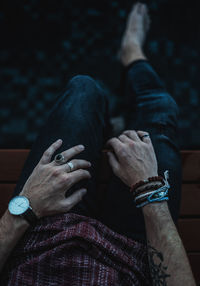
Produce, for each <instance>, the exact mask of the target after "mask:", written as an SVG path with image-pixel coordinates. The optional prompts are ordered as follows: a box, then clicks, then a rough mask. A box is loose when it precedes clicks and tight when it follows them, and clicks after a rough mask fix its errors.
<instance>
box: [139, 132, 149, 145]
mask: <svg viewBox="0 0 200 286" xmlns="http://www.w3.org/2000/svg"><path fill="white" fill-rule="evenodd" d="M137 134H138V135H139V137H140V140H142V141H143V142H145V143H151V138H150V136H149V133H148V132H146V131H140V130H139V131H137ZM147 135H148V136H147Z"/></svg>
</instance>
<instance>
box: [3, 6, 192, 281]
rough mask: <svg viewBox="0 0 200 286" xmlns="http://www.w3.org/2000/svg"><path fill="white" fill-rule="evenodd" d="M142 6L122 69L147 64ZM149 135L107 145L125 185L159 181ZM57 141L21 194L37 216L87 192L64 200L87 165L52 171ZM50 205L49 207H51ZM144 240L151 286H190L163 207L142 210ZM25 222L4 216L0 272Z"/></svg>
mask: <svg viewBox="0 0 200 286" xmlns="http://www.w3.org/2000/svg"><path fill="white" fill-rule="evenodd" d="M149 23H150V20H149V17H148V10H147V7H146V5H143V4H141V3H137V4H136V5H134V7H133V9H132V12H131V13H130V16H129V19H128V23H127V28H126V31H125V33H124V36H123V39H122V45H121V51H120V58H121V62H122V64H123V65H125V66H127V65H129V64H130V63H132V62H133V61H134V60H138V59H145V56H144V55H143V52H142V45H143V43H144V40H145V35H146V32H147V30H148V28H149ZM145 134H147V132H144V131H137V132H136V131H134V130H127V131H125V132H123V134H121V135H120V136H119V137H118V138H112V139H111V140H109V141H108V142H107V145H108V147H110V149H111V150H112V151H111V152H108V157H109V163H110V165H111V167H112V169H113V172H114V173H115V175H116V176H118V177H119V178H120V179H121V180H122V181H123V182H124V183H125V184H126V185H127V186H129V187H130V186H131V185H132V184H135V183H137V182H138V181H140V180H144V179H147V178H148V177H151V176H157V172H158V166H157V160H156V156H155V152H154V149H153V145H152V143H151V139H150V137H144V138H142V136H144V135H145ZM61 144H62V141H61V140H58V141H57V142H55V143H54V144H53V145H51V146H50V148H49V149H48V150H47V151H46V152H45V153H44V155H43V156H42V158H41V160H40V162H39V163H38V165H37V166H36V168H35V169H34V171H33V173H32V175H31V176H30V177H29V179H28V180H27V182H26V184H25V186H24V188H23V190H22V192H21V195H25V196H27V197H28V198H29V200H30V202H31V206H32V207H33V210H34V212H35V213H36V214H37V216H38V217H43V216H46V215H51V214H56V213H60V212H67V211H69V210H70V209H71V208H72V207H73V206H74V205H75V204H77V203H78V202H79V201H80V200H81V199H82V196H83V195H84V194H85V191H86V190H79V191H77V192H76V193H74V194H73V195H72V196H70V197H68V198H67V199H66V198H65V192H66V191H67V190H68V189H69V188H70V187H71V186H72V185H73V184H75V183H76V182H78V181H80V180H82V179H86V178H88V179H89V178H90V174H89V172H88V171H86V170H84V169H85V168H88V167H89V163H88V162H87V161H83V160H76V162H75V161H74V162H73V161H72V162H73V163H74V165H75V169H76V170H75V171H73V172H72V173H71V174H67V173H66V171H69V169H68V168H69V167H68V166H67V165H66V164H64V165H62V166H56V164H55V163H54V162H51V158H52V156H53V154H54V152H55V151H56V150H57V149H58V148H59V147H60V146H61ZM79 152H81V149H80V148H78V147H75V148H72V149H70V150H67V151H65V153H64V155H65V158H66V161H67V160H70V159H71V158H72V157H73V156H74V155H76V154H78V153H79ZM52 203H53V204H52ZM142 211H143V214H144V219H145V226H146V232H147V238H148V245H147V247H148V258H149V268H150V271H151V276H152V285H156V286H157V285H173V286H179V285H180V286H183V285H187V286H193V285H195V281H194V278H193V275H192V271H191V268H190V265H189V262H188V258H187V255H186V253H185V250H184V247H183V244H182V241H181V239H180V237H179V235H178V232H177V230H176V227H175V225H174V223H173V220H172V218H171V215H170V212H169V209H168V205H167V203H166V202H162V203H152V204H149V205H146V206H144V207H143V208H142ZM28 226H29V225H28V223H27V222H26V221H25V220H24V219H23V218H21V217H15V216H12V215H10V214H9V212H8V211H6V212H5V214H4V216H3V217H2V218H1V220H0V271H1V269H2V267H3V265H4V263H5V261H6V259H7V258H8V256H9V254H10V252H11V251H12V249H13V248H14V247H15V245H16V243H17V242H18V240H19V239H20V238H21V237H22V236H23V234H24V232H25V231H26V230H27V228H28Z"/></svg>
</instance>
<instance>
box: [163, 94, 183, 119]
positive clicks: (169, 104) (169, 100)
mask: <svg viewBox="0 0 200 286" xmlns="http://www.w3.org/2000/svg"><path fill="white" fill-rule="evenodd" d="M158 105H159V107H160V112H161V113H163V114H166V115H168V116H170V115H173V116H177V114H178V112H179V108H178V105H177V103H176V101H175V100H174V99H173V97H172V96H171V95H170V94H169V93H167V92H166V93H164V94H162V96H161V97H160V100H159V104H158Z"/></svg>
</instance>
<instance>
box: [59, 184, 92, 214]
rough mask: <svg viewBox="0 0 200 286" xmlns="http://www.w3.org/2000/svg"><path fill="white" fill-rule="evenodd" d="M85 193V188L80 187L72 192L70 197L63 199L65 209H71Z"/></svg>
mask: <svg viewBox="0 0 200 286" xmlns="http://www.w3.org/2000/svg"><path fill="white" fill-rule="evenodd" d="M86 193H87V190H86V189H81V190H78V191H76V192H74V193H73V194H72V195H71V196H70V197H68V198H66V199H65V200H64V202H63V203H64V205H65V206H66V207H65V209H68V211H69V210H70V209H72V208H73V207H74V206H75V205H77V204H78V203H79V202H80V201H81V200H82V198H83V196H84V195H85V194H86Z"/></svg>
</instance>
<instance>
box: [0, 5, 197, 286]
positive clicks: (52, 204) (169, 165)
mask: <svg viewBox="0 0 200 286" xmlns="http://www.w3.org/2000/svg"><path fill="white" fill-rule="evenodd" d="M149 24H150V21H149V16H148V10H147V7H146V5H144V4H141V3H137V4H136V5H134V7H133V9H132V11H131V13H130V16H129V19H128V22H127V27H126V30H125V33H124V36H123V39H122V45H121V53H120V56H121V62H122V64H123V65H124V66H125V67H126V70H127V71H126V97H125V100H126V101H127V102H128V103H129V106H130V111H131V113H130V115H129V117H127V119H126V131H124V132H123V133H122V134H121V135H120V136H118V137H114V138H111V139H109V140H107V139H108V137H109V132H110V130H109V117H108V112H107V110H108V106H107V98H106V94H105V91H104V90H103V89H102V87H101V86H100V85H99V84H98V83H97V82H96V81H94V80H93V79H92V78H90V77H87V76H76V77H75V78H73V79H72V80H71V81H70V82H69V84H68V86H67V89H66V92H65V94H64V95H63V96H62V97H60V98H59V99H58V101H57V102H56V104H55V106H54V108H53V110H52V112H51V114H50V116H49V118H48V120H47V123H46V124H45V126H44V128H43V129H42V130H41V132H40V135H39V137H38V139H37V140H36V142H35V144H34V146H33V148H32V150H31V153H30V155H29V158H28V160H27V162H26V164H25V167H24V170H23V172H22V175H21V178H20V180H19V182H18V184H17V187H16V190H15V194H14V195H15V196H14V198H13V199H12V200H11V201H10V203H9V210H7V211H6V213H5V214H4V216H3V218H2V219H1V224H0V267H1V279H0V284H1V285H15V286H16V285H20V286H22V285H26V286H27V285H43V286H44V285H176V286H177V285H181V286H182V285H195V282H194V278H193V275H192V272H191V269H190V265H189V262H188V259H187V256H186V253H185V250H184V247H183V245H182V242H181V239H180V237H179V235H178V233H177V230H176V227H175V224H174V223H176V222H177V219H178V213H179V206H180V193H181V175H180V174H181V167H180V156H179V150H178V147H177V146H178V144H177V139H178V136H177V118H176V116H177V111H178V109H177V106H176V103H175V102H174V100H173V99H172V97H171V96H170V95H169V94H168V93H167V92H166V90H165V88H164V86H163V85H162V83H161V81H160V79H159V77H158V75H157V74H156V73H155V71H154V70H153V69H152V67H151V66H150V64H149V63H148V61H147V60H146V58H145V56H144V54H143V51H142V46H143V44H144V40H145V36H146V32H147V30H148V28H149ZM135 130H145V131H135ZM59 138H62V140H60V139H59ZM57 139H59V140H57ZM105 142H107V147H108V148H109V150H110V151H109V152H108V159H109V163H110V165H111V167H112V170H113V175H112V177H111V179H110V182H109V185H108V190H107V194H106V198H105V203H104V206H103V208H102V209H101V210H98V198H97V192H96V186H97V170H98V165H99V159H100V156H101V150H102V149H103V147H104V144H105ZM49 146H50V147H49ZM153 146H154V147H153ZM154 149H155V152H154ZM55 153H57V155H56V154H55ZM55 155H56V156H55ZM156 157H157V158H156ZM157 163H158V164H157ZM166 170H169V174H170V177H169V182H168V176H167V172H165V171H166ZM158 173H159V174H160V175H163V174H164V176H165V177H163V178H162V177H161V176H158ZM169 184H170V185H171V188H170V189H169ZM86 189H87V190H86ZM130 190H131V192H130ZM168 191H169V193H168ZM17 195H19V196H17ZM167 201H168V202H167ZM168 206H169V208H168Z"/></svg>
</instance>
